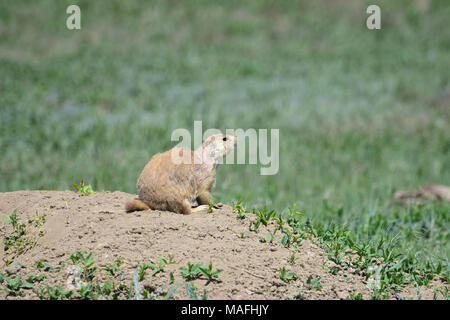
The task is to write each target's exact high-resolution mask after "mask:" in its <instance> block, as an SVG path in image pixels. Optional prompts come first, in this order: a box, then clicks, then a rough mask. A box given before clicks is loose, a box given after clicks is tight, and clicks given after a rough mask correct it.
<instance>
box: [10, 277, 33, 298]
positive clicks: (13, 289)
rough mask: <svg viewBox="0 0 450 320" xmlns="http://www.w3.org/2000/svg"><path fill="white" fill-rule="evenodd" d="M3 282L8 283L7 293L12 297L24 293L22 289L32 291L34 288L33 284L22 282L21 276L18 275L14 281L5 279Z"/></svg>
mask: <svg viewBox="0 0 450 320" xmlns="http://www.w3.org/2000/svg"><path fill="white" fill-rule="evenodd" d="M3 281H4V282H6V291H7V292H8V294H10V295H12V296H20V295H21V294H22V293H23V290H22V289H32V288H33V287H34V285H33V282H29V281H27V280H25V281H22V280H21V279H20V275H16V277H15V278H13V279H12V278H10V277H4V279H3Z"/></svg>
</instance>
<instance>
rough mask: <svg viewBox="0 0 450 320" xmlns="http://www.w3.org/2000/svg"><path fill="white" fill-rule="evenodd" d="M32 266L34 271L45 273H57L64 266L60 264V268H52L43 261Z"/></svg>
mask: <svg viewBox="0 0 450 320" xmlns="http://www.w3.org/2000/svg"><path fill="white" fill-rule="evenodd" d="M34 266H35V267H36V269H38V270H39V271H46V272H58V271H60V270H61V268H62V267H64V264H62V265H61V266H58V267H52V266H51V265H49V264H48V263H47V262H44V260H42V259H41V260H38V261H36V262H35V263H34Z"/></svg>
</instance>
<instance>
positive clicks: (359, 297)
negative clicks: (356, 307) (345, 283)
mask: <svg viewBox="0 0 450 320" xmlns="http://www.w3.org/2000/svg"><path fill="white" fill-rule="evenodd" d="M348 300H364V299H363V295H362V293H358V294H354V293H350V294H349V295H348Z"/></svg>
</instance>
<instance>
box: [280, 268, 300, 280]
mask: <svg viewBox="0 0 450 320" xmlns="http://www.w3.org/2000/svg"><path fill="white" fill-rule="evenodd" d="M280 279H281V280H283V281H284V282H289V281H292V280H295V279H297V275H296V274H295V273H294V272H287V270H286V268H285V267H282V268H281V269H280Z"/></svg>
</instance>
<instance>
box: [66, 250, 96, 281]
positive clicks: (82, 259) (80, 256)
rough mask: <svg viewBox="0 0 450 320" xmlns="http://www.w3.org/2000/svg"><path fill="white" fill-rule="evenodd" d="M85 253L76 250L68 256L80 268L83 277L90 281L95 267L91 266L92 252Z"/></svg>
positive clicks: (92, 262) (92, 263)
mask: <svg viewBox="0 0 450 320" xmlns="http://www.w3.org/2000/svg"><path fill="white" fill-rule="evenodd" d="M85 254H86V253H85V252H84V251H77V252H75V253H74V254H72V255H71V256H70V260H72V262H73V264H74V265H75V266H76V267H77V268H78V269H79V270H80V272H81V277H82V278H83V279H85V280H87V281H92V279H93V278H94V272H95V270H97V267H92V266H93V265H94V257H93V255H92V253H89V254H88V255H86V256H85Z"/></svg>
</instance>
